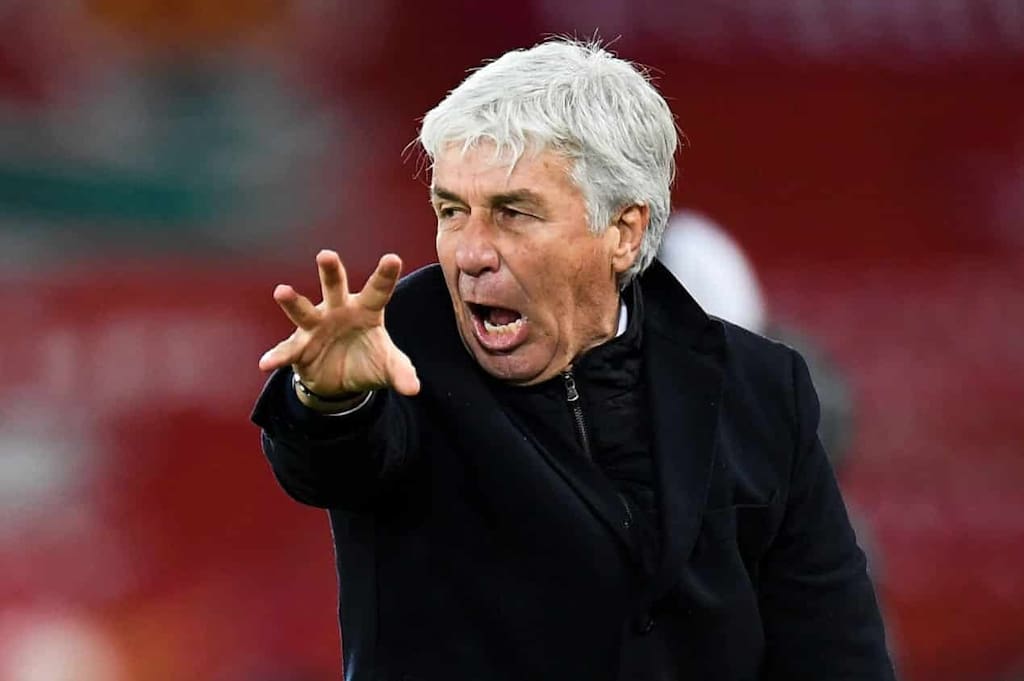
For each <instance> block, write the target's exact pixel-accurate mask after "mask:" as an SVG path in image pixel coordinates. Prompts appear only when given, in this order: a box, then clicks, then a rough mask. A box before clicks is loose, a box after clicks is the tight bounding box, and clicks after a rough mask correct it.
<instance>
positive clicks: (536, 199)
mask: <svg viewBox="0 0 1024 681" xmlns="http://www.w3.org/2000/svg"><path fill="white" fill-rule="evenodd" d="M430 194H431V196H432V197H433V198H434V199H441V200H442V201H454V202H456V203H461V204H466V203H467V202H466V201H465V200H464V199H463V198H462V197H460V196H459V195H458V194H456V193H455V192H453V191H451V190H449V189H445V188H444V187H431V188H430ZM487 203H488V204H489V205H490V206H491V207H492V208H496V207H498V206H507V205H509V204H524V203H525V204H528V205H531V206H534V207H536V208H543V207H544V206H545V203H544V199H543V198H542V197H541V196H540V195H539V194H537V193H536V192H534V191H531V190H529V189H513V190H512V191H508V192H502V193H501V194H492V195H491V196H489V197H488V198H487Z"/></svg>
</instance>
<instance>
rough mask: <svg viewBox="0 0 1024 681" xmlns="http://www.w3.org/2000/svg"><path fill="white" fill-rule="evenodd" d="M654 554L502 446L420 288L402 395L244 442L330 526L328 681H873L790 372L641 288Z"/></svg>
mask: <svg viewBox="0 0 1024 681" xmlns="http://www.w3.org/2000/svg"><path fill="white" fill-rule="evenodd" d="M641 288H642V294H643V301H644V307H645V312H644V327H643V352H644V366H645V371H646V374H647V375H646V384H647V386H648V389H649V395H648V403H649V404H650V408H651V423H652V428H653V441H654V444H653V456H654V462H655V469H656V472H657V477H658V487H657V493H658V508H659V511H660V523H661V527H660V532H661V537H662V552H661V558H660V564H659V566H658V567H657V569H656V571H655V575H654V577H653V578H651V577H641V576H640V573H639V572H638V571H637V570H636V567H635V564H634V562H633V561H631V560H630V558H629V553H628V551H627V550H626V542H627V541H628V537H627V533H626V532H625V530H624V528H623V523H624V518H623V516H622V506H621V505H620V504H607V503H604V502H603V500H602V499H601V498H598V497H597V496H595V494H594V492H593V490H591V489H589V488H588V486H587V485H585V484H584V483H583V482H582V481H581V480H579V479H578V478H577V477H575V476H573V475H572V472H571V471H570V470H568V469H567V468H566V467H565V466H564V465H563V464H562V463H561V462H560V459H559V457H556V456H552V454H551V452H548V451H545V450H544V448H543V447H542V446H540V445H538V444H537V442H536V441H535V440H534V439H533V438H532V437H531V436H530V434H528V433H523V432H521V431H520V430H519V429H518V428H517V427H516V425H515V424H514V423H513V421H512V420H510V418H509V417H508V414H507V413H506V410H505V409H504V408H503V405H502V404H501V403H500V402H499V401H498V400H497V398H496V397H495V394H494V392H493V391H492V390H490V389H488V387H487V380H486V379H485V377H484V375H483V374H482V371H481V370H480V369H479V367H478V366H477V365H476V363H475V362H474V361H473V359H472V357H471V356H470V355H469V354H468V352H467V351H466V350H465V348H464V347H463V345H462V343H461V341H460V339H459V337H458V332H457V330H456V326H455V320H454V316H453V313H452V309H451V302H450V299H449V297H448V293H447V290H446V288H445V285H444V281H443V278H442V275H441V272H440V270H439V268H437V266H431V267H428V268H425V269H423V270H420V271H419V272H417V273H414V274H412V275H410V276H409V277H407V278H405V279H404V280H403V281H402V282H401V283H400V285H399V287H398V290H397V291H396V293H395V296H394V299H393V300H392V302H391V303H390V305H389V306H388V309H387V313H386V320H387V326H388V329H389V331H390V333H391V335H392V337H393V338H394V340H395V342H396V343H397V345H398V346H399V347H400V348H402V349H403V350H404V351H405V352H406V353H408V354H409V356H410V358H411V359H412V361H413V364H414V365H415V366H416V368H417V371H418V373H419V376H420V378H421V381H422V391H421V393H420V395H418V396H417V397H415V398H405V397H400V396H398V395H396V394H394V393H391V392H387V391H385V392H382V393H378V394H377V395H376V396H375V398H374V400H373V402H372V403H371V404H370V405H368V406H367V407H366V408H364V409H363V410H360V411H359V412H357V413H356V414H354V415H351V416H343V417H326V416H315V417H314V416H303V415H302V414H301V413H299V412H297V411H296V410H294V409H291V410H290V409H287V408H285V407H284V406H283V405H284V401H285V397H284V396H285V395H286V391H287V390H288V389H289V387H288V384H287V382H288V378H289V373H288V372H287V371H281V372H278V373H277V374H275V375H274V376H273V377H272V378H271V379H270V381H269V382H268V386H267V388H265V390H264V394H263V395H262V396H261V398H260V401H259V402H258V403H257V406H256V410H255V412H254V416H253V418H254V420H255V421H256V422H257V423H258V424H260V425H261V426H262V427H263V428H264V431H265V433H264V440H263V443H264V451H265V452H266V454H267V456H268V458H269V460H270V463H271V465H272V467H273V470H274V473H275V475H276V476H277V478H278V480H279V481H280V482H281V484H282V486H283V487H284V489H285V490H286V491H287V492H288V493H289V494H290V495H291V496H292V497H294V498H295V499H297V500H298V501H300V502H302V503H306V504H311V505H314V506H319V507H323V508H328V509H330V519H331V524H332V529H333V533H334V540H335V545H336V550H337V556H338V561H337V562H338V576H339V585H340V617H341V627H342V640H343V646H344V651H345V652H344V661H345V672H346V679H350V680H361V681H368V680H371V679H373V680H380V681H384V680H387V681H392V680H393V681H402V680H406V681H414V680H421V681H442V680H443V681H454V680H467V681H468V680H474V681H475V680H479V681H501V680H503V679H509V680H510V681H511V680H515V681H534V680H547V679H550V680H551V681H589V680H594V681H603V680H606V681H615V680H616V679H618V680H620V681H625V680H627V679H636V680H638V681H639V680H643V681H654V680H666V681H667V680H669V679H671V680H679V681H681V680H683V679H686V680H688V681H698V680H699V681H711V680H716V679H722V680H726V679H729V680H740V679H771V680H778V681H800V680H802V679H808V680H809V679H815V680H820V681H826V680H827V681H839V680H842V679H851V680H852V679H863V680H868V679H871V680H875V679H892V671H891V666H890V663H889V660H888V656H887V654H886V650H885V642H884V634H883V629H882V624H881V621H880V618H879V614H878V607H877V605H876V601H875V596H874V592H873V589H872V586H871V583H870V581H869V579H868V576H867V574H866V571H865V560H864V556H863V554H862V552H861V551H860V549H859V548H858V547H857V544H856V541H855V539H854V535H853V532H852V530H851V528H850V524H849V521H848V519H847V515H846V511H845V509H844V506H843V502H842V500H841V498H840V495H839V490H838V488H837V486H836V482H835V478H834V475H833V473H832V470H831V468H830V466H829V464H828V461H827V459H826V457H825V453H824V451H823V449H822V447H821V445H820V443H819V441H818V438H817V435H816V428H817V423H818V405H817V399H816V397H815V394H814V391H813V388H812V387H811V382H810V378H809V376H808V373H807V369H806V366H805V364H804V362H803V360H802V359H801V358H800V356H799V355H798V354H797V353H795V352H794V351H792V350H790V349H789V348H786V347H785V346H782V345H779V344H776V343H773V342H771V341H768V340H765V339H763V338H761V337H759V336H756V335H754V334H751V333H749V332H746V331H744V330H742V329H740V328H738V327H736V326H733V325H730V324H728V323H725V322H722V321H719V320H715V319H712V318H709V317H708V316H707V315H705V314H704V312H703V311H701V309H700V308H699V307H698V306H697V304H696V303H695V302H694V301H693V300H692V299H691V298H690V297H689V295H687V294H686V292H685V291H684V290H683V288H682V287H681V286H680V285H679V284H678V283H677V282H676V281H675V280H674V279H673V278H672V276H671V275H670V274H669V273H668V272H667V270H665V269H664V268H663V267H661V266H660V265H659V264H658V263H655V264H654V265H653V266H652V267H651V268H650V269H649V270H648V272H647V273H645V274H644V275H643V277H642V278H641Z"/></svg>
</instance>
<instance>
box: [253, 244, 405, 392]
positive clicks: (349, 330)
mask: <svg viewBox="0 0 1024 681" xmlns="http://www.w3.org/2000/svg"><path fill="white" fill-rule="evenodd" d="M401 265H402V263H401V260H399V259H398V257H397V256H384V257H383V258H381V260H380V263H379V264H378V265H377V269H376V270H374V272H373V274H372V275H370V279H369V280H368V281H367V283H366V286H365V287H364V288H363V290H362V291H360V292H359V293H355V294H353V293H350V292H349V290H348V285H347V281H346V278H345V268H344V266H343V265H342V264H341V260H340V259H339V258H338V256H337V254H336V253H334V252H332V251H321V252H320V254H318V255H317V266H318V268H319V270H320V286H321V291H322V293H323V301H322V302H320V303H319V304H318V305H313V304H312V303H311V302H310V301H309V300H308V299H307V298H305V297H304V296H301V295H299V294H298V293H296V292H295V290H294V289H292V288H291V287H290V286H278V287H277V288H276V289H275V290H274V299H275V300H276V301H277V303H278V304H279V305H280V306H281V308H282V309H283V310H284V312H285V314H286V315H288V318H289V319H291V320H292V322H293V323H294V324H295V326H296V329H295V332H294V333H293V334H292V335H291V336H289V337H288V338H287V339H285V340H284V341H282V342H280V343H278V344H277V345H276V346H275V347H273V348H272V349H271V350H269V351H268V352H267V353H266V354H265V355H264V356H263V357H262V358H261V359H260V368H261V369H263V370H272V369H276V368H278V367H282V366H286V365H289V364H290V365H292V368H293V370H294V371H295V373H296V374H298V376H299V378H300V379H302V382H303V383H305V384H306V385H307V386H308V387H309V388H310V389H311V390H313V391H314V392H316V393H319V394H322V395H339V394H342V393H360V392H365V391H367V390H373V389H377V388H384V387H392V388H394V389H395V390H397V391H398V392H400V393H403V394H406V395H414V394H416V393H417V392H418V391H419V380H418V379H417V377H416V371H415V369H414V368H413V366H412V363H411V362H410V361H409V358H408V357H406V356H405V354H404V353H403V352H402V351H401V350H399V349H398V348H397V347H396V346H395V344H394V342H392V340H391V337H390V336H389V335H388V332H387V330H386V329H385V328H384V307H385V305H387V302H388V301H389V300H390V299H391V294H392V293H393V292H394V289H395V285H396V283H397V282H398V275H399V273H400V272H401Z"/></svg>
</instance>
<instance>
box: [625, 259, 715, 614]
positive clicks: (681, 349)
mask: <svg viewBox="0 0 1024 681" xmlns="http://www.w3.org/2000/svg"><path fill="white" fill-rule="evenodd" d="M641 287H642V291H643V296H644V303H645V310H644V313H645V316H644V322H645V323H644V346H643V347H644V367H645V372H646V380H647V386H648V392H649V396H650V402H649V406H650V409H651V425H652V431H653V434H654V437H653V446H654V452H653V453H654V462H655V469H656V471H657V477H658V506H659V511H660V515H661V518H660V520H661V530H662V556H661V561H660V566H659V569H658V570H657V572H656V574H655V578H654V580H653V582H652V584H651V586H650V590H649V591H650V594H649V598H655V597H657V596H658V595H659V594H660V593H662V592H663V591H664V590H666V589H668V588H670V587H671V586H672V584H673V583H674V581H675V579H676V578H677V577H678V575H679V574H680V569H681V566H682V564H683V563H684V562H685V560H686V559H687V557H688V556H689V554H690V552H691V550H692V548H693V545H694V542H695V541H696V538H697V533H698V531H699V529H700V523H701V517H702V513H703V509H704V503H705V500H706V497H707V491H708V483H709V481H710V479H711V470H712V464H713V461H714V451H715V438H716V435H717V431H718V411H719V405H720V403H721V397H722V379H723V374H724V364H725V344H724V334H723V329H722V325H721V323H720V322H717V321H716V320H713V319H711V318H710V317H708V315H707V314H706V313H705V312H704V311H703V310H702V309H701V308H700V306H699V305H698V304H697V303H696V301H694V299H693V298H692V297H691V296H690V295H689V294H688V293H687V292H686V290H685V289H684V288H683V287H682V285H681V284H679V282H678V281H676V280H675V278H674V277H673V276H672V275H671V274H670V273H669V271H668V270H667V269H666V268H665V267H664V266H663V265H661V263H659V262H657V261H655V262H654V263H653V264H652V265H651V267H650V268H648V270H647V272H645V274H644V275H643V276H642V277H641Z"/></svg>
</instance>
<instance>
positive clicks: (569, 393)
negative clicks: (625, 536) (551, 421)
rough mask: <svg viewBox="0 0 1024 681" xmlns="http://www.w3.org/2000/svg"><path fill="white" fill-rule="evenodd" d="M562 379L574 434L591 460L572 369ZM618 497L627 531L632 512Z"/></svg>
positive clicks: (588, 440)
mask: <svg viewBox="0 0 1024 681" xmlns="http://www.w3.org/2000/svg"><path fill="white" fill-rule="evenodd" d="M562 378H563V379H564V380H565V398H566V401H567V402H568V403H569V409H570V410H571V411H572V417H573V421H575V423H576V434H577V435H578V436H579V438H580V444H581V445H582V446H583V453H584V454H586V455H587V458H588V459H593V455H592V454H591V452H590V436H589V435H588V434H587V422H586V420H585V419H584V418H583V403H582V402H581V401H580V391H579V390H578V389H577V388H576V377H575V376H573V374H572V369H568V370H566V371H564V372H562ZM618 497H619V501H621V502H622V508H623V509H625V511H626V519H625V520H624V521H623V523H622V524H623V526H624V527H626V528H627V529H628V528H629V527H631V526H632V525H633V510H632V509H631V508H630V507H629V503H628V502H627V501H626V497H624V496H623V495H622V494H621V493H619V494H618Z"/></svg>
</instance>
